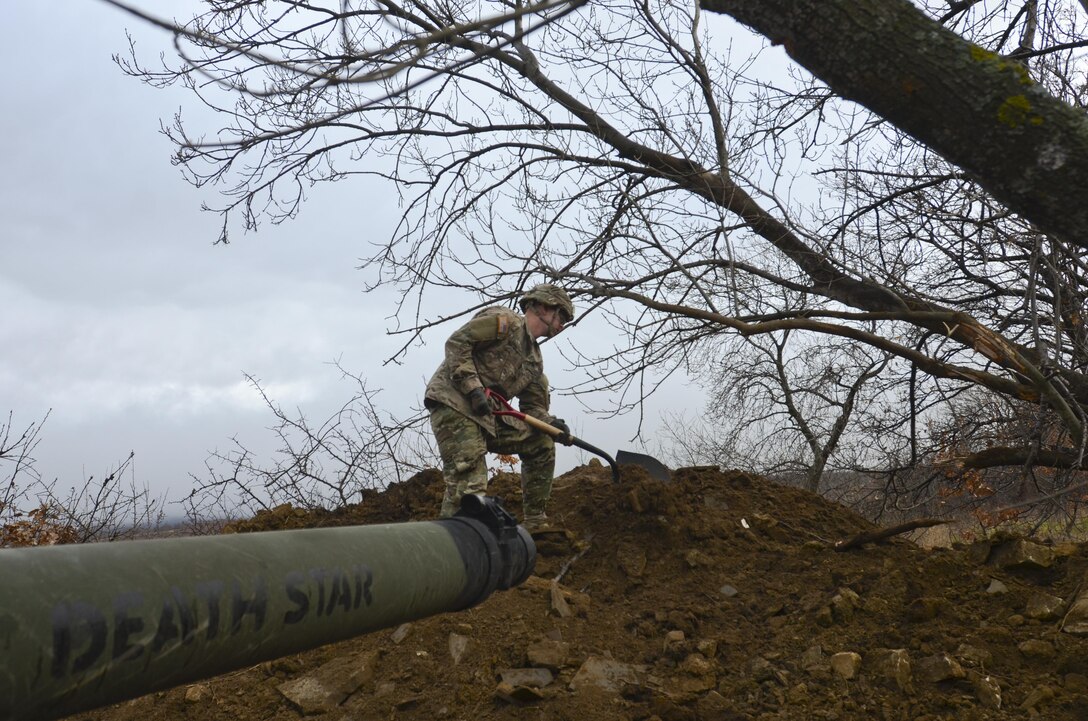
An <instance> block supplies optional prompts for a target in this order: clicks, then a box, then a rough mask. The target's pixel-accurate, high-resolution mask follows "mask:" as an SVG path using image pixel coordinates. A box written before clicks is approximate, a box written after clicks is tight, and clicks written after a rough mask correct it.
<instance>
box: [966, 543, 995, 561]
mask: <svg viewBox="0 0 1088 721" xmlns="http://www.w3.org/2000/svg"><path fill="white" fill-rule="evenodd" d="M991 550H993V544H992V543H991V542H990V541H989V540H982V541H975V542H974V543H972V544H971V545H970V546H968V547H967V553H966V557H967V561H968V562H969V563H973V564H975V565H976V566H981V565H982V564H984V563H986V561H987V560H989V558H990V551H991Z"/></svg>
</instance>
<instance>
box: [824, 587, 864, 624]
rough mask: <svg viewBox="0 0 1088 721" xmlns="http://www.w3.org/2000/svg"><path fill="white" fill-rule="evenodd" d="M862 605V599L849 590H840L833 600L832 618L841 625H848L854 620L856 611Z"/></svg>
mask: <svg viewBox="0 0 1088 721" xmlns="http://www.w3.org/2000/svg"><path fill="white" fill-rule="evenodd" d="M859 605H861V598H860V597H859V596H858V594H857V593H855V592H854V591H852V590H851V589H849V588H840V589H839V592H838V593H837V594H835V595H834V596H832V598H831V604H830V606H831V616H832V618H833V619H834V620H836V621H838V622H839V623H846V622H848V621H850V620H852V619H853V618H854V609H856V608H857V607H858V606H859Z"/></svg>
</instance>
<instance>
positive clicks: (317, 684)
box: [277, 654, 375, 716]
mask: <svg viewBox="0 0 1088 721" xmlns="http://www.w3.org/2000/svg"><path fill="white" fill-rule="evenodd" d="M374 658H375V657H374V656H373V655H370V654H367V655H362V656H359V655H356V656H347V657H340V658H335V659H333V660H332V661H329V662H328V663H326V664H324V665H322V666H320V667H318V668H317V669H316V670H315V671H314V672H313V673H309V674H307V675H305V676H302V677H301V678H297V679H294V680H291V681H287V682H285V683H282V684H280V685H279V686H278V687H277V689H278V690H279V692H280V693H281V694H283V696H284V697H285V698H286V699H287V700H288V701H290V702H291V703H292V704H294V705H295V706H297V707H298V709H299V711H301V712H302V714H303V715H304V716H309V715H311V714H319V713H328V712H330V711H333V710H335V709H336V707H337V706H339V705H340V704H341V703H343V702H344V699H346V698H347V697H348V696H350V695H351V694H353V693H355V692H356V691H358V690H359V688H360V687H362V685H363V684H365V683H367V682H368V681H370V680H371V679H372V678H373V677H374Z"/></svg>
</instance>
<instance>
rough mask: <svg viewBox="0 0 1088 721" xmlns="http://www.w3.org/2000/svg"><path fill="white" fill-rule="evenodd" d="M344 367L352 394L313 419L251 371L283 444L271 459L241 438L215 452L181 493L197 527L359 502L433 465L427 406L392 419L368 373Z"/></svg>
mask: <svg viewBox="0 0 1088 721" xmlns="http://www.w3.org/2000/svg"><path fill="white" fill-rule="evenodd" d="M341 371H342V372H343V373H344V377H345V378H348V379H350V380H351V381H353V383H354V384H355V386H356V390H355V393H354V395H353V396H352V397H351V398H350V399H349V400H348V401H347V402H345V403H344V404H343V406H341V408H340V409H339V410H338V411H337V412H336V413H333V414H332V415H331V416H329V417H328V418H327V419H325V420H324V421H322V422H321V423H319V424H316V425H315V424H314V423H312V422H310V421H309V420H308V419H307V418H306V416H305V415H304V414H303V413H302V411H301V410H296V412H295V413H288V412H287V411H285V410H284V409H283V408H282V407H281V406H280V405H279V404H278V403H276V401H275V400H274V399H272V398H270V397H269V396H268V394H267V393H266V391H265V390H264V389H263V388H262V387H261V385H260V382H259V381H257V380H256V379H255V378H253V377H252V376H247V379H248V380H249V382H250V384H251V385H252V386H253V388H254V389H255V390H256V391H257V392H258V393H259V394H260V396H261V399H262V400H263V401H264V404H265V406H266V407H267V409H268V410H269V411H270V412H271V413H272V416H273V418H274V423H275V425H274V426H272V427H271V428H269V430H270V431H271V432H272V433H273V434H274V435H275V437H276V440H277V443H278V445H279V447H278V449H277V450H276V453H275V457H274V458H273V459H272V461H271V462H269V461H267V460H266V459H264V458H260V457H258V456H257V454H256V453H254V452H253V451H252V450H250V449H249V448H247V447H246V445H245V444H244V443H242V442H241V441H239V440H238V439H237V438H235V439H233V440H232V443H233V446H232V448H230V449H229V450H227V451H216V452H214V453H213V454H212V455H211V457H210V458H209V459H208V460H207V461H206V462H205V475H204V476H203V477H197V476H193V481H194V487H193V489H192V491H191V492H190V494H189V496H188V497H187V498H186V499H185V500H184V505H185V508H186V514H187V516H188V517H189V521H190V526H191V527H192V530H193V531H195V532H198V533H199V532H204V531H214V530H217V529H218V526H220V525H221V524H222V523H223V522H225V521H228V520H231V519H235V518H239V517H247V516H252V515H254V514H256V513H257V512H258V511H262V510H265V511H268V510H272V509H273V508H275V507H276V506H280V505H284V504H287V505H290V506H292V507H294V508H303V509H315V508H323V509H326V510H331V509H335V508H342V507H344V506H347V505H350V504H352V503H358V502H359V501H361V500H362V498H363V494H364V493H365V492H366V491H368V490H382V489H384V488H385V487H386V486H387V485H388V484H390V483H396V482H401V481H404V480H406V479H407V477H408V474H412V473H416V472H418V471H420V470H422V469H424V468H428V467H434V466H435V465H436V461H437V452H436V451H435V450H434V448H433V447H432V446H431V444H430V443H429V440H428V437H427V435H426V434H425V433H423V430H424V426H425V423H426V417H425V416H424V415H423V414H422V413H419V414H417V415H416V416H414V417H413V418H410V419H408V420H398V419H396V418H393V417H392V416H390V415H389V414H387V413H384V412H383V411H381V410H380V409H379V407H378V406H377V404H376V399H377V396H378V393H379V392H378V391H373V390H370V389H368V388H367V387H366V381H365V379H363V378H362V377H360V376H357V375H352V374H350V373H348V372H347V371H344V370H343V369H341Z"/></svg>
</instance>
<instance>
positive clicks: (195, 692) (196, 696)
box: [185, 683, 212, 703]
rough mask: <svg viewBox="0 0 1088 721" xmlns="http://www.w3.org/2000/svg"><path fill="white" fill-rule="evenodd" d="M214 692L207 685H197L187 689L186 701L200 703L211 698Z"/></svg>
mask: <svg viewBox="0 0 1088 721" xmlns="http://www.w3.org/2000/svg"><path fill="white" fill-rule="evenodd" d="M211 696H212V690H211V689H210V688H209V687H208V686H207V685H205V684H202V683H196V684H193V685H192V686H190V687H189V688H187V689H185V701H186V702H188V703H200V702H201V701H204V700H206V699H209V698H211Z"/></svg>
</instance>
